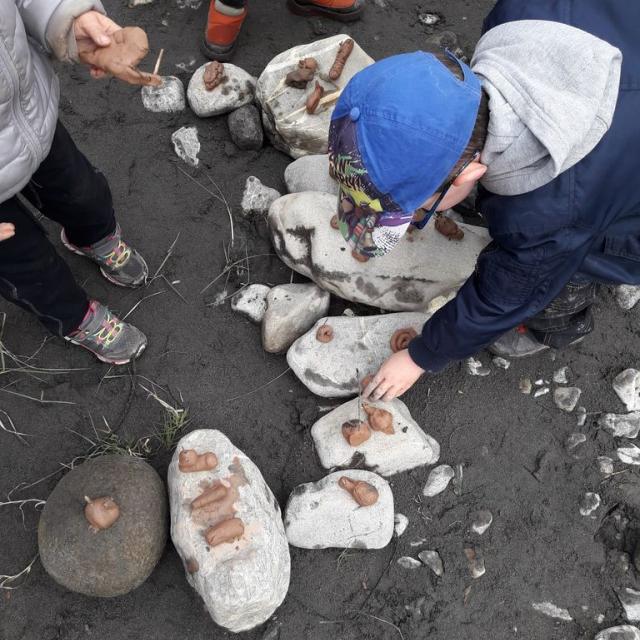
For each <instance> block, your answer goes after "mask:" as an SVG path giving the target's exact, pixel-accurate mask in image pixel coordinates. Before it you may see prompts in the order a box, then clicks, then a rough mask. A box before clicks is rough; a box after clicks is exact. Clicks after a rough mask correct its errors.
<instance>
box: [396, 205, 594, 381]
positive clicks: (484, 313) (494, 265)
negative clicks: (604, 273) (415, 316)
mask: <svg viewBox="0 0 640 640" xmlns="http://www.w3.org/2000/svg"><path fill="white" fill-rule="evenodd" d="M538 219H539V218H538ZM530 220H531V221H532V222H533V225H532V226H531V227H530V228H526V229H519V230H518V229H513V230H507V231H504V232H502V233H499V234H494V233H493V232H492V237H493V242H492V243H491V244H490V245H489V246H488V247H486V249H485V250H484V251H483V252H482V253H481V254H480V256H479V258H478V262H477V265H476V269H475V272H474V273H473V275H472V276H471V277H470V278H469V279H468V280H467V281H466V283H465V284H464V285H463V286H462V288H461V289H460V291H459V292H458V295H457V296H456V297H455V298H454V299H453V300H451V302H449V303H448V304H447V305H446V306H444V307H443V308H442V309H440V310H439V311H438V312H437V313H435V314H434V315H433V317H432V318H431V319H430V320H429V321H428V322H427V323H426V324H425V325H424V327H423V330H422V334H421V335H420V336H418V337H417V338H415V339H414V340H413V341H412V342H411V344H410V345H409V353H410V354H411V357H412V359H413V360H414V362H416V363H417V364H418V365H419V366H420V367H422V368H423V369H425V370H426V371H429V372H432V373H437V372H438V371H441V370H442V369H444V368H445V367H446V366H447V365H448V364H449V363H450V362H451V361H452V360H461V359H463V358H467V357H469V356H471V355H473V354H475V353H477V352H478V351H480V350H481V349H483V348H484V347H486V346H488V345H489V344H491V343H492V342H494V341H495V340H496V339H497V338H499V337H500V336H501V335H502V334H503V333H505V332H507V331H509V330H510V329H512V328H513V327H515V326H517V325H518V324H520V323H521V322H524V321H525V320H527V319H528V318H531V317H532V316H534V315H536V314H537V313H539V312H540V311H542V310H543V309H544V308H545V307H546V306H547V305H548V304H549V303H550V302H551V301H552V300H553V299H554V298H555V297H556V296H557V295H558V294H559V293H560V292H561V290H562V288H563V287H564V286H565V285H566V284H567V283H568V282H569V280H571V278H572V276H573V275H574V274H575V273H576V272H577V271H578V270H579V268H580V266H581V264H582V263H583V261H584V259H585V257H586V255H587V254H588V252H589V249H590V247H591V245H592V244H593V235H592V232H591V231H588V230H581V229H579V228H576V227H575V226H565V227H559V228H552V229H548V228H547V229H545V228H538V229H536V228H535V220H536V215H535V212H534V211H532V212H531V217H530Z"/></svg>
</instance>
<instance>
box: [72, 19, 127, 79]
mask: <svg viewBox="0 0 640 640" xmlns="http://www.w3.org/2000/svg"><path fill="white" fill-rule="evenodd" d="M120 29H122V27H120V26H119V25H117V24H116V23H115V22H114V21H113V20H111V19H110V18H107V16H103V15H102V14H101V13H99V12H98V11H87V12H86V13H83V14H82V15H80V16H78V17H77V18H76V19H75V20H74V21H73V32H74V34H75V36H76V42H77V43H78V50H79V51H87V50H94V51H95V50H96V49H98V48H100V47H108V46H109V45H110V44H111V36H112V34H113V33H115V32H116V31H119V30H120ZM91 75H92V77H94V78H103V77H104V76H106V75H107V74H106V73H105V72H104V71H103V70H102V69H99V68H98V67H94V66H92V67H91Z"/></svg>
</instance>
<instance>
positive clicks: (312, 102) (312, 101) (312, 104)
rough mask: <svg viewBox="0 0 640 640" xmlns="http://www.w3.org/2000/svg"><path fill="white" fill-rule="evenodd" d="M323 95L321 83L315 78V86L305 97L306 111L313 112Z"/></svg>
mask: <svg viewBox="0 0 640 640" xmlns="http://www.w3.org/2000/svg"><path fill="white" fill-rule="evenodd" d="M323 95H324V89H323V88H322V85H321V84H320V83H319V82H318V81H317V80H316V88H315V89H314V90H313V92H312V93H311V94H309V97H308V98H307V113H309V114H313V113H315V112H316V109H317V108H318V105H319V104H320V100H321V99H322V96H323Z"/></svg>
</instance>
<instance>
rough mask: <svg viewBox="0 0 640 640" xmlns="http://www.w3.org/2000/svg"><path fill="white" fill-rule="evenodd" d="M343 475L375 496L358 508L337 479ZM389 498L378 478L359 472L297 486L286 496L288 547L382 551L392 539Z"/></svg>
mask: <svg viewBox="0 0 640 640" xmlns="http://www.w3.org/2000/svg"><path fill="white" fill-rule="evenodd" d="M342 476H347V477H349V478H351V479H352V480H363V481H364V482H368V483H369V484H371V485H373V486H374V487H375V488H376V489H377V490H378V494H379V498H378V501H377V502H376V503H375V504H373V505H371V506H370V507H361V506H360V505H359V504H358V503H357V502H356V501H355V500H354V499H353V498H352V497H351V494H349V493H348V492H347V491H345V490H344V489H343V488H342V487H340V486H339V485H338V480H339V479H340V478H341V477H342ZM393 525H394V515H393V495H392V493H391V488H390V487H389V483H388V482H387V481H386V480H385V479H384V478H382V477H380V476H379V475H377V474H375V473H372V472H370V471H362V470H360V469H349V470H348V471H337V472H336V473H331V474H329V475H328V476H326V477H324V478H323V479H322V480H319V481H318V482H309V483H307V484H302V485H299V486H297V487H296V488H295V489H294V490H293V492H292V493H291V495H290V496H289V502H288V503H287V508H286V513H285V527H286V530H287V538H288V539H289V544H291V545H293V546H294V547H302V548H303V549H327V548H329V547H337V548H344V549H350V548H354V549H382V548H383V547H386V546H387V544H389V542H390V541H391V538H392V536H393Z"/></svg>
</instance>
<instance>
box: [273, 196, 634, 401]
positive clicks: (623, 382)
mask: <svg viewBox="0 0 640 640" xmlns="http://www.w3.org/2000/svg"><path fill="white" fill-rule="evenodd" d="M276 202H278V201H277V200H276ZM613 390H614V391H615V392H616V393H617V394H618V398H620V400H622V402H623V403H624V405H625V407H627V411H638V410H640V371H637V370H636V369H625V370H624V371H623V372H622V373H619V374H618V375H617V376H616V377H615V378H614V380H613Z"/></svg>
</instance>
